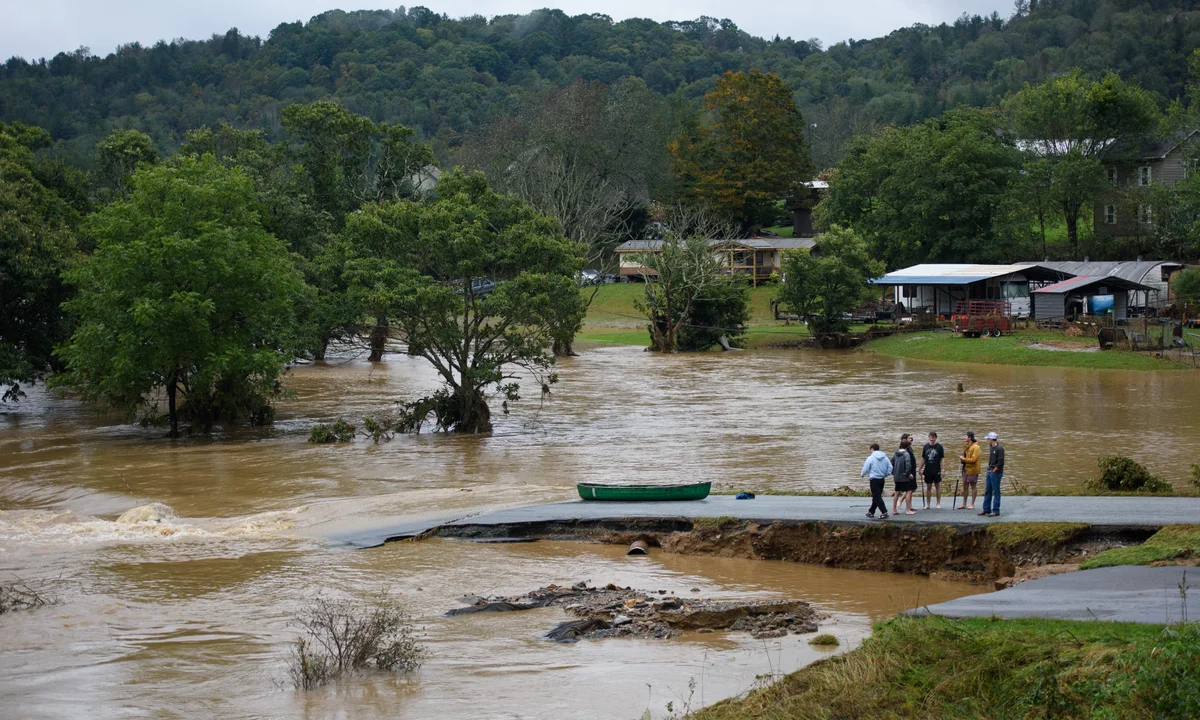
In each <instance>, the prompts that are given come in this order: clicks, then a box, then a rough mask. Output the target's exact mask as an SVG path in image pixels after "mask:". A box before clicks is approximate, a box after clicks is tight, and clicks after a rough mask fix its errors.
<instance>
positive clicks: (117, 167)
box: [96, 130, 158, 199]
mask: <svg viewBox="0 0 1200 720" xmlns="http://www.w3.org/2000/svg"><path fill="white" fill-rule="evenodd" d="M156 162H158V149H157V148H155V147H154V140H152V139H151V138H150V136H149V135H147V134H146V133H144V132H141V131H139V130H117V131H115V132H113V133H112V134H111V135H109V136H108V137H106V138H104V139H103V140H101V141H100V142H99V143H98V144H97V145H96V181H97V183H98V184H99V186H100V188H101V189H102V190H103V191H104V193H105V195H104V199H111V198H113V197H120V196H122V195H124V194H125V192H126V191H127V181H128V179H129V176H130V175H131V174H132V173H133V171H135V170H137V168H138V166H139V165H141V164H143V163H144V164H147V165H153V164H154V163H156Z"/></svg>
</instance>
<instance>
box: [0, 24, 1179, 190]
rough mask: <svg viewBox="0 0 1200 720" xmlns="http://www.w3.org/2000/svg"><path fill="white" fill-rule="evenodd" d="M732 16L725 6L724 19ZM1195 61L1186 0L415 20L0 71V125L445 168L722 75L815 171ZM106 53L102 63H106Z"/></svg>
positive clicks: (73, 141)
mask: <svg viewBox="0 0 1200 720" xmlns="http://www.w3.org/2000/svg"><path fill="white" fill-rule="evenodd" d="M735 10H736V8H735ZM1197 45H1200V15H1198V14H1197V13H1195V12H1193V8H1192V6H1191V4H1190V3H1186V2H1183V1H1182V0H1092V1H1089V2H1078V1H1073V0H1042V1H1041V2H1038V3H1036V9H1034V10H1033V11H1032V12H1030V11H1028V10H1025V9H1022V10H1021V11H1020V12H1018V14H1016V15H1014V16H1013V17H1011V18H1009V19H1007V20H1006V19H1003V18H1001V17H999V16H998V15H993V16H991V17H980V16H967V15H963V17H961V18H960V19H959V20H957V21H956V22H954V23H951V24H943V25H937V26H925V25H914V26H911V27H907V28H901V29H898V30H896V31H895V32H892V33H890V34H888V35H886V36H884V37H881V38H877V39H874V40H852V41H849V42H845V43H837V44H835V45H832V46H830V47H829V48H827V49H822V47H821V45H820V43H819V42H816V41H806V40H800V39H792V38H772V39H764V38H756V37H753V36H751V35H749V34H747V33H745V32H743V31H742V30H740V29H739V28H738V27H737V25H736V24H734V23H733V22H732V21H730V20H720V19H715V18H708V17H701V18H699V19H696V20H689V21H679V22H665V23H658V22H654V21H651V20H645V19H630V20H625V21H621V22H613V21H612V19H611V18H609V17H607V16H604V15H599V14H587V15H576V16H568V15H566V14H565V13H563V12H561V11H558V10H539V11H536V12H533V13H531V14H529V15H523V16H518V15H500V16H497V17H494V18H490V19H489V18H484V17H480V16H471V17H465V18H461V19H449V18H447V17H446V16H444V15H440V14H438V13H435V12H433V11H431V10H429V9H427V8H424V7H414V8H409V9H408V10H397V11H391V10H376V11H356V12H342V11H337V10H334V11H330V12H326V13H322V14H320V15H317V16H316V17H314V18H312V19H311V20H309V21H308V22H307V23H299V22H296V23H283V24H281V25H279V26H278V27H276V28H275V29H274V30H273V31H271V33H270V35H269V37H267V38H265V39H261V38H257V37H248V36H245V35H242V34H240V33H239V32H238V31H237V30H236V29H232V30H230V31H229V32H227V33H224V34H219V35H214V36H212V37H211V38H208V39H204V40H189V41H163V42H158V43H155V44H154V45H152V46H143V45H139V44H137V43H132V44H129V45H124V46H122V47H120V48H118V49H117V50H116V51H115V52H113V53H111V54H107V55H105V56H103V57H101V56H97V55H94V54H93V53H92V52H91V51H89V50H88V49H86V48H80V49H78V50H72V49H69V48H64V52H62V53H59V54H58V55H56V56H54V57H53V58H47V59H43V60H37V59H21V58H12V59H10V60H9V61H8V62H7V63H6V64H4V65H3V66H2V67H0V120H7V121H12V120H20V121H23V122H26V123H31V124H32V123H36V124H45V126H46V127H47V129H48V130H49V131H50V133H51V135H52V137H53V139H54V141H55V142H56V143H58V144H60V145H61V146H62V147H63V149H64V150H66V151H67V152H68V153H69V154H70V156H72V157H73V158H75V159H77V160H79V161H83V160H84V159H86V158H89V157H90V156H91V154H92V149H93V147H94V146H95V144H96V142H97V141H98V140H99V139H101V138H102V137H104V136H106V135H108V134H109V132H110V131H111V130H112V129H113V128H131V129H138V130H141V131H143V132H145V133H147V134H148V135H150V136H151V137H152V138H153V139H154V141H155V143H156V144H157V145H158V147H159V150H160V153H161V154H163V155H165V154H167V153H169V152H171V151H173V150H174V149H175V147H177V146H178V145H179V144H180V143H181V142H182V140H183V136H184V134H185V133H186V132H187V131H188V130H192V129H196V128H198V127H201V126H204V125H208V126H210V127H216V126H217V125H219V124H220V123H221V122H228V123H230V124H233V125H235V126H237V127H253V128H258V129H262V130H263V131H265V132H266V133H267V136H268V138H269V139H271V140H279V139H281V138H282V134H283V128H282V125H281V123H280V108H281V107H282V106H283V105H287V104H291V103H301V104H305V103H310V102H313V101H315V100H334V101H336V102H338V103H339V104H341V105H343V106H344V107H346V108H348V109H349V110H351V111H352V112H354V113H356V114H360V115H364V116H366V117H368V118H370V119H371V120H373V121H375V122H377V123H378V122H386V123H393V124H394V123H401V124H404V125H406V126H408V127H412V128H414V129H416V130H417V132H418V133H419V135H420V136H421V137H423V138H426V139H428V140H429V141H431V142H432V144H433V146H434V148H435V150H436V151H437V152H438V153H439V156H440V157H441V158H442V159H443V160H445V159H447V158H448V157H449V154H450V153H449V151H450V149H452V148H453V147H454V146H455V145H456V144H457V143H458V140H459V138H460V137H461V135H462V134H463V133H466V132H469V131H471V130H473V129H475V128H477V127H479V126H480V125H482V124H485V123H486V122H488V120H489V119H490V118H492V117H494V116H497V115H505V114H511V113H513V112H515V111H516V110H517V109H518V108H519V107H520V106H522V105H524V104H525V103H526V102H527V101H528V100H531V99H536V98H539V97H541V95H542V93H543V92H544V90H545V88H546V87H547V86H549V85H559V86H562V85H569V84H571V83H573V82H575V81H576V80H584V81H600V82H604V83H607V84H612V83H616V82H617V81H619V80H621V79H624V78H631V77H639V78H641V79H642V80H643V81H644V82H645V83H646V85H647V86H648V87H649V88H650V89H651V90H653V91H654V92H656V93H661V94H664V95H665V94H670V93H674V92H678V93H680V95H681V96H682V97H684V98H686V99H688V100H689V101H693V102H696V101H698V100H699V98H700V97H701V96H703V95H704V94H705V93H706V92H708V91H709V90H711V89H712V88H713V85H714V83H715V81H716V79H717V78H718V77H720V76H721V75H723V74H724V73H725V72H726V71H729V70H734V71H739V70H740V71H748V70H751V69H754V68H758V69H761V70H763V71H765V72H774V73H776V74H777V75H779V76H780V77H781V78H782V79H783V81H784V83H785V85H786V86H787V87H788V88H789V90H791V91H792V92H793V93H794V97H795V100H796V102H797V103H798V104H799V105H800V107H801V109H802V110H803V112H804V115H805V117H806V118H808V120H809V122H810V123H816V124H817V125H818V127H817V128H816V129H815V131H814V133H813V137H812V138H811V140H812V143H813V154H814V159H815V160H816V162H817V164H818V167H830V166H832V165H834V164H835V163H836V162H837V161H838V160H839V159H840V157H841V153H842V148H843V147H844V144H845V142H846V141H847V140H848V139H849V137H850V135H851V133H852V132H857V131H863V130H870V129H871V128H873V127H874V126H876V125H883V124H889V123H892V124H910V123H914V122H920V121H922V120H924V119H926V118H928V117H933V116H936V115H938V114H940V113H941V112H942V111H943V110H945V109H947V108H950V107H954V106H956V105H964V104H965V105H973V106H985V105H995V104H998V103H999V102H1000V101H1001V100H1002V99H1003V98H1004V97H1006V96H1007V95H1009V94H1011V93H1013V92H1015V91H1017V90H1019V89H1020V88H1022V87H1023V86H1024V85H1025V84H1026V83H1037V82H1039V81H1040V80H1042V79H1044V78H1046V77H1049V76H1052V75H1055V74H1058V73H1062V72H1064V71H1066V70H1069V69H1070V68H1072V67H1079V68H1081V69H1082V70H1083V71H1084V72H1085V73H1087V74H1089V75H1093V76H1098V75H1100V74H1102V73H1104V72H1106V71H1108V70H1112V71H1115V72H1116V73H1118V74H1119V75H1120V76H1121V77H1122V78H1123V79H1125V80H1127V81H1131V82H1135V83H1137V84H1139V85H1140V86H1142V87H1144V88H1145V89H1146V90H1147V91H1148V92H1150V93H1153V94H1156V95H1158V96H1160V97H1162V98H1164V99H1170V98H1175V97H1178V96H1179V95H1180V94H1181V92H1182V91H1183V87H1184V84H1185V82H1186V81H1187V59H1188V55H1189V54H1190V53H1191V51H1192V49H1193V48H1195V47H1196V46H1197ZM104 51H105V52H107V49H104Z"/></svg>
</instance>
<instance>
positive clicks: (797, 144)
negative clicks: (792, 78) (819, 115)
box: [669, 70, 815, 226]
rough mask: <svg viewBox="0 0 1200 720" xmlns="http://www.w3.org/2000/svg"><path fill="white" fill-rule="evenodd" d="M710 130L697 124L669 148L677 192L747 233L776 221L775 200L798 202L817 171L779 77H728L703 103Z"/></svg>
mask: <svg viewBox="0 0 1200 720" xmlns="http://www.w3.org/2000/svg"><path fill="white" fill-rule="evenodd" d="M704 108H705V110H706V111H707V112H708V113H709V114H710V115H711V116H712V123H711V124H709V125H706V124H700V123H694V124H691V125H689V126H688V127H685V129H684V130H683V132H682V133H681V134H680V135H679V137H677V138H676V139H675V140H673V141H672V142H671V144H670V145H669V148H670V150H671V154H672V156H673V158H674V160H673V166H674V170H675V175H676V177H677V179H678V182H679V185H680V189H681V190H682V191H683V193H684V194H685V195H687V196H690V197H693V198H695V199H697V200H699V201H701V202H703V203H705V204H710V205H714V206H717V207H721V208H724V209H725V210H726V211H727V212H729V214H730V215H732V216H733V217H735V218H737V219H738V220H739V221H740V222H742V223H743V225H745V226H753V225H756V224H759V225H761V224H762V220H764V219H774V218H773V217H772V216H773V214H777V212H773V209H774V208H775V207H776V206H777V204H778V203H779V202H780V201H792V202H795V201H798V200H800V199H801V198H802V197H803V196H804V195H805V194H806V192H805V190H806V189H805V188H804V185H803V183H805V182H806V181H809V180H812V178H813V174H814V172H815V170H814V168H813V164H812V159H811V158H810V157H809V153H808V145H807V143H805V141H804V117H803V116H802V115H801V114H800V108H799V107H797V105H796V102H795V100H793V99H792V92H791V90H789V89H788V87H787V86H786V85H785V84H784V83H783V81H782V80H781V79H780V78H779V76H777V75H774V74H772V73H763V72H759V71H758V70H751V71H750V72H748V73H746V72H732V71H730V72H727V73H725V75H724V76H722V77H721V79H720V80H718V81H717V86H716V87H715V88H714V89H713V90H712V91H711V92H709V93H708V94H707V95H705V96H704Z"/></svg>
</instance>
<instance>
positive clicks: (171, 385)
mask: <svg viewBox="0 0 1200 720" xmlns="http://www.w3.org/2000/svg"><path fill="white" fill-rule="evenodd" d="M176 389H177V388H176V383H175V378H174V377H172V378H171V380H170V382H168V383H167V417H169V418H170V419H171V437H179V411H178V410H176V409H175V392H176Z"/></svg>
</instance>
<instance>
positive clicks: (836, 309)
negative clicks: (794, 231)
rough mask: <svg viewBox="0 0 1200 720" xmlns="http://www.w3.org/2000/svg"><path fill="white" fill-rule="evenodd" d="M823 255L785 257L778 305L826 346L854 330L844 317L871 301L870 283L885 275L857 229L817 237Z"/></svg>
mask: <svg viewBox="0 0 1200 720" xmlns="http://www.w3.org/2000/svg"><path fill="white" fill-rule="evenodd" d="M817 246H818V247H819V248H820V251H819V252H817V253H810V252H808V251H807V250H794V251H791V252H789V253H787V254H786V255H785V256H784V261H783V272H784V281H783V284H782V285H781V286H780V288H779V302H780V304H781V305H782V306H783V307H784V309H786V310H788V311H790V312H792V313H795V314H796V315H799V316H800V318H801V319H802V320H804V322H805V323H806V324H807V325H808V328H809V330H810V331H811V332H812V334H813V335H814V336H815V337H816V338H817V339H818V341H819V342H822V343H825V342H826V341H827V340H828V338H829V337H830V336H833V335H836V334H838V333H844V332H846V331H847V330H849V329H850V323H849V321H847V320H846V319H845V316H846V313H849V312H850V311H851V310H854V309H855V308H856V307H858V306H859V305H861V304H863V303H864V302H866V301H867V300H869V299H870V298H871V294H872V293H871V286H870V285H869V284H868V281H869V280H871V279H872V278H876V277H879V276H881V275H883V273H884V264H883V262H881V261H879V260H874V259H872V257H871V254H870V252H869V251H868V250H867V244H866V243H865V242H864V241H863V239H862V238H860V237H859V236H858V235H857V234H856V233H855V232H854V231H853V230H848V229H845V228H841V227H837V226H834V227H832V228H830V229H829V231H828V232H825V233H822V234H821V235H819V236H817Z"/></svg>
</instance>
